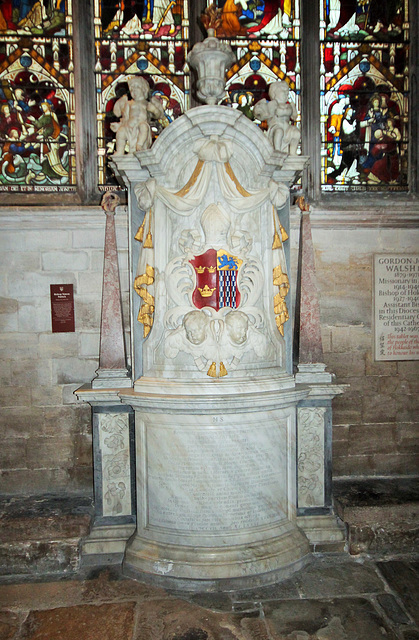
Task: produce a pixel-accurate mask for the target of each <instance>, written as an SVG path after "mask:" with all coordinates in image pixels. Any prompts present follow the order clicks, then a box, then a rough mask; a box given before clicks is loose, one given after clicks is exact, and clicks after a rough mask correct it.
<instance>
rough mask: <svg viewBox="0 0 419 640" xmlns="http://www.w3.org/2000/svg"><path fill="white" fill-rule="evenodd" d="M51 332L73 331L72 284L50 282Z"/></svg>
mask: <svg viewBox="0 0 419 640" xmlns="http://www.w3.org/2000/svg"><path fill="white" fill-rule="evenodd" d="M50 290H51V322H52V333H69V332H72V331H75V325H74V295H73V285H72V284H51V285H50Z"/></svg>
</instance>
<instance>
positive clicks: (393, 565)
mask: <svg viewBox="0 0 419 640" xmlns="http://www.w3.org/2000/svg"><path fill="white" fill-rule="evenodd" d="M377 566H378V568H379V570H380V572H381V573H382V574H383V576H384V577H385V579H386V581H387V582H388V584H389V585H390V587H391V589H394V591H395V592H396V593H397V594H398V595H399V596H400V598H401V599H402V600H403V604H404V606H405V608H406V609H407V611H408V613H409V614H410V615H411V616H412V618H413V620H414V621H415V622H416V624H419V574H418V572H417V571H416V570H415V568H414V567H413V566H412V565H411V564H410V563H407V562H406V561H399V560H392V561H389V562H378V563H377Z"/></svg>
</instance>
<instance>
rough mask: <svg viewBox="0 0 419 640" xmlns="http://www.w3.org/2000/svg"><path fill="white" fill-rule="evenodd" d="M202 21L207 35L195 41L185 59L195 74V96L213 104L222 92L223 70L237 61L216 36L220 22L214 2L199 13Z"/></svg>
mask: <svg viewBox="0 0 419 640" xmlns="http://www.w3.org/2000/svg"><path fill="white" fill-rule="evenodd" d="M201 19H202V24H203V25H204V27H205V28H206V30H207V33H208V38H206V39H205V40H204V41H203V42H197V44H196V45H195V46H194V48H193V49H192V51H191V52H190V54H189V56H188V62H189V64H190V65H191V67H193V68H194V69H196V72H197V75H198V82H197V95H198V98H199V99H200V100H202V102H205V103H206V104H210V105H215V104H217V102H218V101H219V100H221V98H223V96H224V93H225V72H226V70H227V69H228V68H229V67H231V65H232V64H233V62H235V60H236V56H235V55H234V53H233V52H232V50H231V47H230V45H229V44H226V43H224V42H221V41H220V40H218V39H217V38H216V37H215V30H216V29H217V27H219V26H220V24H221V11H220V9H216V8H215V5H211V6H210V7H208V8H207V9H206V10H205V12H204V13H203V14H202V18H201Z"/></svg>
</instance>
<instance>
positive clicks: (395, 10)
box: [320, 0, 409, 191]
mask: <svg viewBox="0 0 419 640" xmlns="http://www.w3.org/2000/svg"><path fill="white" fill-rule="evenodd" d="M320 15H321V23H320V40H321V69H320V83H321V86H320V95H321V138H322V175H321V183H322V189H323V190H324V191H342V190H344V191H347V190H350V191H377V190H380V191H383V190H387V191H403V190H407V186H408V108H409V91H408V86H409V85H408V72H409V65H408V53H409V22H408V18H409V16H408V2H407V0H391V1H384V0H321V8H320Z"/></svg>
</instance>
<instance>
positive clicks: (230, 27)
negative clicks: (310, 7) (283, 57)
mask: <svg viewBox="0 0 419 640" xmlns="http://www.w3.org/2000/svg"><path fill="white" fill-rule="evenodd" d="M210 4H211V3H210V2H209V3H208V6H209V5H210ZM216 5H217V7H218V8H219V9H221V25H220V27H219V28H218V29H217V37H219V38H236V37H245V38H249V37H250V38H275V39H280V38H281V39H286V38H288V37H290V36H291V37H292V34H293V26H294V25H293V19H294V6H293V5H294V2H293V0H250V1H249V0H236V1H234V0H218V2H216Z"/></svg>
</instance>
